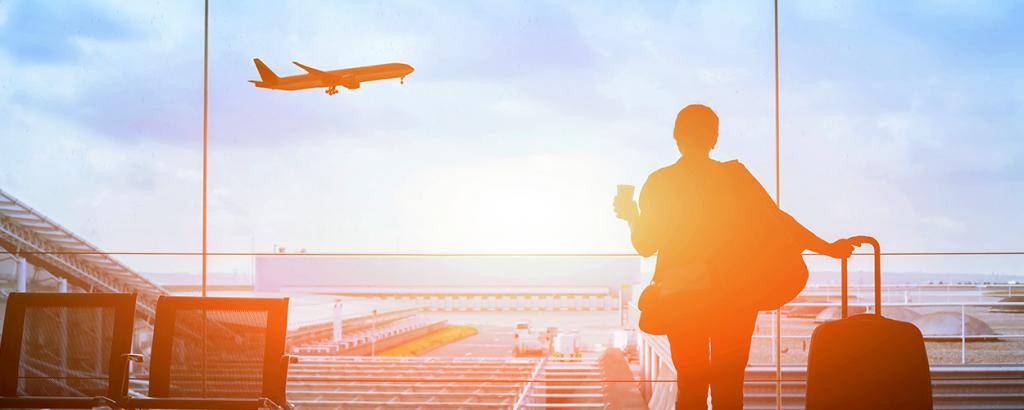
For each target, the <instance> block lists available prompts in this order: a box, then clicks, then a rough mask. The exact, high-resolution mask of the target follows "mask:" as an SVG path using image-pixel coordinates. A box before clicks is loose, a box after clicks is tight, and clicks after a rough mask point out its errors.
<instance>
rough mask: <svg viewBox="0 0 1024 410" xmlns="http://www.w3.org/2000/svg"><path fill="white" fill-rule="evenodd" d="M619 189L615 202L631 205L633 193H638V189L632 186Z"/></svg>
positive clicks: (623, 186) (620, 186) (621, 186)
mask: <svg viewBox="0 0 1024 410" xmlns="http://www.w3.org/2000/svg"><path fill="white" fill-rule="evenodd" d="M617 188H618V189H617V193H616V195H615V202H626V203H629V202H632V201H633V192H634V191H636V187H634V186H632V185H619V186H617Z"/></svg>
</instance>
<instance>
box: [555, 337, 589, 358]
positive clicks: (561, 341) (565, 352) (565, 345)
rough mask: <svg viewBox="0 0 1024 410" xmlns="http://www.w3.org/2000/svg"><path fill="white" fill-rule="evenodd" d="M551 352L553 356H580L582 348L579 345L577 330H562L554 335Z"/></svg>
mask: <svg viewBox="0 0 1024 410" xmlns="http://www.w3.org/2000/svg"><path fill="white" fill-rule="evenodd" d="M553 344H554V347H553V352H552V354H553V355H554V356H555V357H580V356H581V355H582V348H581V346H580V334H579V333H578V332H563V333H559V334H558V335H557V336H555V341H554V343H553Z"/></svg>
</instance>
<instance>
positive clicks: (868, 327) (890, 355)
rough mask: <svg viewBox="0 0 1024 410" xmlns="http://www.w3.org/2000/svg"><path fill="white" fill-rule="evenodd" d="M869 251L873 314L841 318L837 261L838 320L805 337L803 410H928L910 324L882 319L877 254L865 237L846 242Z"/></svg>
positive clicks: (920, 347)
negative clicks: (868, 247) (807, 347)
mask: <svg viewBox="0 0 1024 410" xmlns="http://www.w3.org/2000/svg"><path fill="white" fill-rule="evenodd" d="M850 240H851V241H852V242H853V243H854V245H856V246H860V245H862V244H864V243H869V244H871V245H872V246H873V247H874V248H875V311H874V312H873V313H865V314H860V315H854V316H851V317H847V310H848V307H847V304H848V302H847V284H846V282H847V264H846V259H843V271H842V299H843V300H842V319H840V320H836V321H832V322H827V323H824V324H822V325H820V326H818V327H817V328H816V329H814V332H813V333H812V334H811V346H810V350H809V352H808V356H807V398H806V404H807V410H826V409H828V410H831V409H901V410H902V409H931V408H932V384H931V372H930V370H929V368H928V356H927V354H926V353H925V347H924V338H923V337H922V336H921V331H920V330H919V329H918V328H917V327H916V326H914V325H913V324H910V323H907V322H900V321H898V320H892V319H888V318H885V317H882V278H881V274H882V272H881V251H880V250H879V247H878V241H876V240H875V239H874V238H871V237H868V236H856V237H853V238H850Z"/></svg>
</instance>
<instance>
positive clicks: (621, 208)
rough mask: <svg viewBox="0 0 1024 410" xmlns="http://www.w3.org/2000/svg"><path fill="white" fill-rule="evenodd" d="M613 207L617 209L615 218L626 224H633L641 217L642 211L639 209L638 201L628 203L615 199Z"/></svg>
mask: <svg viewBox="0 0 1024 410" xmlns="http://www.w3.org/2000/svg"><path fill="white" fill-rule="evenodd" d="M612 206H613V207H614V208H615V216H616V217H618V218H619V219H622V220H625V221H626V222H629V223H632V222H633V221H635V220H636V219H637V218H639V217H640V211H639V210H638V209H637V205H636V201H634V200H628V201H627V200H622V199H620V198H619V197H615V200H614V202H613V203H612Z"/></svg>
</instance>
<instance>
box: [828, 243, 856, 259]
mask: <svg viewBox="0 0 1024 410" xmlns="http://www.w3.org/2000/svg"><path fill="white" fill-rule="evenodd" d="M822 253H824V254H826V255H828V256H831V257H833V258H836V259H844V258H849V257H850V254H852V253H853V244H852V243H850V240H849V239H840V240H838V241H835V242H832V243H830V244H828V246H827V247H826V249H825V252H822Z"/></svg>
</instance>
